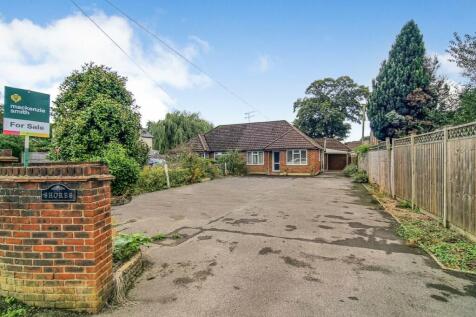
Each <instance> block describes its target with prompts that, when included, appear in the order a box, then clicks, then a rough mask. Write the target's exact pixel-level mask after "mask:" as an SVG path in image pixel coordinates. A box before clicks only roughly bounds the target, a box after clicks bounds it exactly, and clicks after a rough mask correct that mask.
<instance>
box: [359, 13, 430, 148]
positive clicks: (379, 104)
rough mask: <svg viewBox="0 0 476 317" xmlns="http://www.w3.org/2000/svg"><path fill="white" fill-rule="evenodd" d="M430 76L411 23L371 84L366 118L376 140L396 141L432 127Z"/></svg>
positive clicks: (404, 29)
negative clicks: (430, 116) (429, 118)
mask: <svg viewBox="0 0 476 317" xmlns="http://www.w3.org/2000/svg"><path fill="white" fill-rule="evenodd" d="M431 80H432V73H431V69H430V65H429V60H428V58H426V57H425V46H424V43H423V36H422V34H421V33H420V30H419V28H418V26H417V25H416V23H415V22H414V21H410V22H408V23H407V24H405V26H404V27H403V28H402V30H401V32H400V34H399V35H398V36H397V38H396V40H395V43H394V44H393V46H392V48H391V50H390V53H389V57H388V59H387V60H386V61H384V62H383V63H382V66H381V68H380V72H379V74H378V75H377V78H376V79H375V80H374V82H373V90H372V94H371V95H370V98H369V108H368V117H369V120H370V125H371V127H372V130H373V131H374V133H375V136H376V137H377V138H378V139H381V140H383V139H385V138H386V137H399V136H403V135H407V134H408V133H410V132H414V131H415V132H418V131H421V130H424V129H427V128H429V127H431V122H429V121H428V117H429V113H430V112H431V110H432V107H435V102H434V93H433V92H432V91H431V87H430V86H431Z"/></svg>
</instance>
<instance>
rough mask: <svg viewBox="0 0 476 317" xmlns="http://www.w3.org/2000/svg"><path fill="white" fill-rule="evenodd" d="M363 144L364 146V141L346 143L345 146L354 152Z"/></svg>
mask: <svg viewBox="0 0 476 317" xmlns="http://www.w3.org/2000/svg"><path fill="white" fill-rule="evenodd" d="M361 144H362V141H350V142H345V145H347V147H348V148H349V149H351V150H352V151H353V150H354V149H355V148H356V147H358V146H359V145H361Z"/></svg>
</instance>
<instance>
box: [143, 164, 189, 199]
mask: <svg viewBox="0 0 476 317" xmlns="http://www.w3.org/2000/svg"><path fill="white" fill-rule="evenodd" d="M191 179H192V174H191V171H190V170H189V169H186V168H180V167H175V168H169V180H170V186H171V187H178V186H183V185H187V184H190V183H191ZM164 189H167V177H166V176H165V168H164V167H162V166H146V167H144V168H143V169H142V171H141V172H140V174H139V180H138V181H137V185H136V189H135V191H134V193H135V194H140V193H149V192H155V191H158V190H164Z"/></svg>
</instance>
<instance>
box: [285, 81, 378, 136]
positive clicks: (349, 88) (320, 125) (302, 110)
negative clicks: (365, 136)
mask: <svg viewBox="0 0 476 317" xmlns="http://www.w3.org/2000/svg"><path fill="white" fill-rule="evenodd" d="M368 94H369V92H368V88H367V87H365V86H360V85H358V84H356V83H355V82H354V81H353V80H352V79H351V78H350V77H348V76H342V77H339V78H337V79H334V78H324V79H321V80H316V81H314V82H313V83H312V84H311V85H310V86H309V87H308V88H307V89H306V95H307V96H306V97H304V98H302V99H298V100H297V101H296V102H295V103H294V112H296V111H297V114H296V120H295V121H294V124H295V125H296V126H297V127H298V128H299V129H301V130H302V131H303V132H304V133H306V134H307V135H309V136H311V137H314V138H320V137H330V138H334V137H336V138H344V137H346V136H347V134H348V133H349V130H350V124H349V123H346V122H345V121H346V120H348V121H352V122H360V118H361V116H362V104H363V103H365V102H366V99H367V97H368Z"/></svg>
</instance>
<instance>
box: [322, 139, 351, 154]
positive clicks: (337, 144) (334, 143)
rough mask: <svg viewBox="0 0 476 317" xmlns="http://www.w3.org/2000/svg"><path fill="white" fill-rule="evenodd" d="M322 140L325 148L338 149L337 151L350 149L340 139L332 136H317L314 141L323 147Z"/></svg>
mask: <svg viewBox="0 0 476 317" xmlns="http://www.w3.org/2000/svg"><path fill="white" fill-rule="evenodd" d="M324 140H325V141H326V146H325V147H326V149H330V150H338V151H346V152H348V151H350V149H349V148H348V147H347V146H346V145H345V144H344V143H342V142H341V141H339V140H337V139H332V138H318V139H315V141H316V142H317V143H318V144H319V145H320V146H322V147H324Z"/></svg>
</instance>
